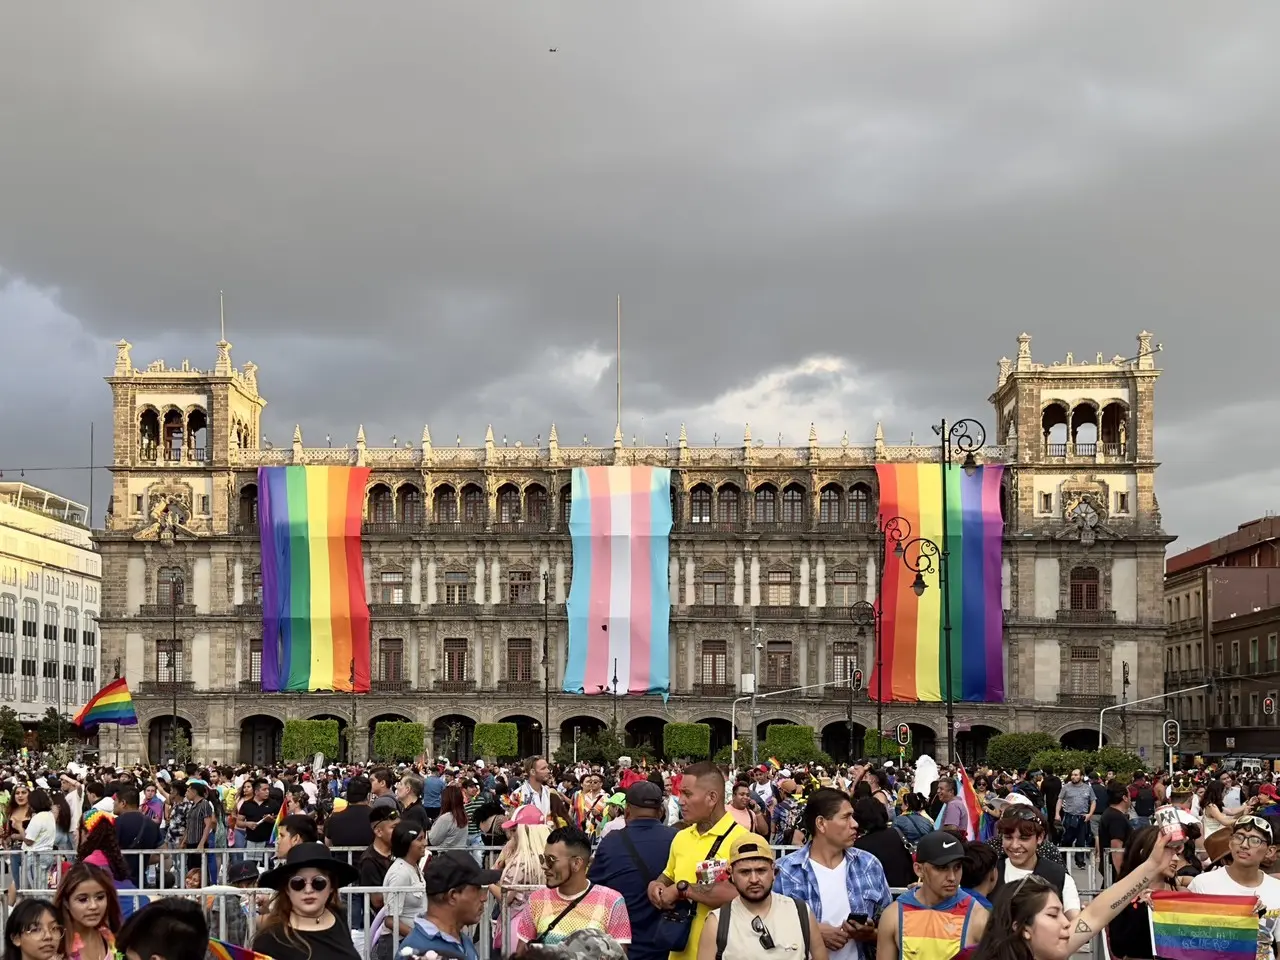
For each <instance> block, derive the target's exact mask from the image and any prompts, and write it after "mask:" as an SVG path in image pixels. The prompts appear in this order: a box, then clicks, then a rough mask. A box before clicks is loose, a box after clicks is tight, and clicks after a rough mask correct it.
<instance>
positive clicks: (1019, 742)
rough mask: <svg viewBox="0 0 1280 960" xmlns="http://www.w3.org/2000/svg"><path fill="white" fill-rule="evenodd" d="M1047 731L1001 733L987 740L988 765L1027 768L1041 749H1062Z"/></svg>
mask: <svg viewBox="0 0 1280 960" xmlns="http://www.w3.org/2000/svg"><path fill="white" fill-rule="evenodd" d="M1061 749H1062V744H1060V743H1059V742H1058V741H1057V740H1056V739H1055V738H1054V737H1051V736H1050V735H1049V734H1047V733H1039V732H1036V733H1001V734H997V735H996V736H994V737H992V738H991V739H990V740H989V741H988V742H987V766H989V767H994V768H996V769H997V770H1026V769H1027V768H1028V767H1030V766H1031V758H1032V757H1034V756H1035V755H1036V754H1037V753H1039V752H1040V751H1041V750H1061Z"/></svg>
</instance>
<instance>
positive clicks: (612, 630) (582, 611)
mask: <svg viewBox="0 0 1280 960" xmlns="http://www.w3.org/2000/svg"><path fill="white" fill-rule="evenodd" d="M569 534H570V536H571V537H572V538H573V583H572V585H571V586H570V588H569V602H568V604H567V605H566V607H567V611H568V614H569V658H568V663H567V666H566V669H565V677H564V689H565V692H566V693H585V694H612V693H613V691H614V678H615V677H616V678H617V691H618V693H620V694H627V693H634V694H646V693H660V694H662V695H663V696H664V697H665V696H666V695H667V694H668V693H669V692H670V690H671V671H670V662H669V660H670V652H669V649H668V648H669V646H670V629H671V585H670V581H669V579H668V577H669V574H668V569H667V568H668V563H669V560H670V556H671V544H670V539H671V471H670V470H669V469H667V468H666V467H575V468H574V471H573V483H572V487H571V500H570V515H569Z"/></svg>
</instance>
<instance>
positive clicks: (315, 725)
mask: <svg viewBox="0 0 1280 960" xmlns="http://www.w3.org/2000/svg"><path fill="white" fill-rule="evenodd" d="M339 743H340V741H339V738H338V721H337V720H286V721H285V724H284V736H283V737H281V738H280V753H281V755H282V759H284V760H286V761H290V762H294V763H297V762H300V761H308V762H309V761H310V760H311V758H312V757H314V756H315V755H316V754H317V753H323V754H324V755H325V756H326V757H336V756H337V755H338V746H339ZM174 759H177V758H176V757H175V758H174Z"/></svg>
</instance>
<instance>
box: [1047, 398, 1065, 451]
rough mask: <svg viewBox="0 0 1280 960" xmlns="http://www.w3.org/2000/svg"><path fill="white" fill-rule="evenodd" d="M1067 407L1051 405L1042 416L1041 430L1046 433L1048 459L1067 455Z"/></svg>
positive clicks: (1059, 404) (1061, 404) (1058, 404)
mask: <svg viewBox="0 0 1280 960" xmlns="http://www.w3.org/2000/svg"><path fill="white" fill-rule="evenodd" d="M1068 416H1069V414H1068V412H1067V405H1066V404H1065V403H1051V404H1049V405H1048V406H1047V407H1045V408H1044V412H1043V413H1041V414H1040V429H1041V431H1042V432H1043V433H1044V444H1045V448H1044V453H1045V456H1046V457H1065V456H1066V455H1067V418H1068Z"/></svg>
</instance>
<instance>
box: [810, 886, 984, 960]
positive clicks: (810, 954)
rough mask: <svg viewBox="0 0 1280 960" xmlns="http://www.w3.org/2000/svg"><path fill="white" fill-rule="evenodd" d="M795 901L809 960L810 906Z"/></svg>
mask: <svg viewBox="0 0 1280 960" xmlns="http://www.w3.org/2000/svg"><path fill="white" fill-rule="evenodd" d="M793 899H794V900H795V904H796V913H797V914H798V915H799V917H800V936H801V937H802V938H804V957H803V960H809V957H810V956H811V955H812V954H811V953H810V947H811V946H812V941H811V940H810V933H809V905H808V904H807V903H805V902H804V901H803V900H801V899H800V898H799V897H795V898H793ZM961 946H963V944H961Z"/></svg>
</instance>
